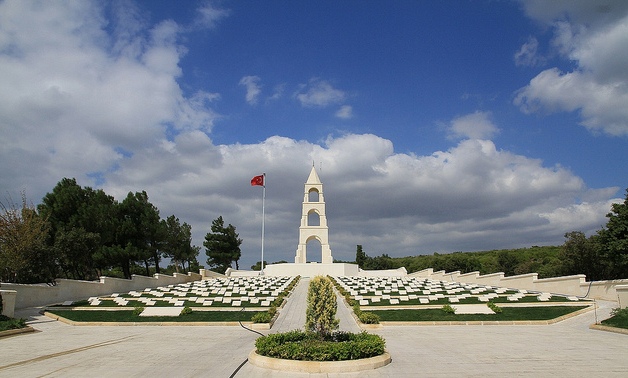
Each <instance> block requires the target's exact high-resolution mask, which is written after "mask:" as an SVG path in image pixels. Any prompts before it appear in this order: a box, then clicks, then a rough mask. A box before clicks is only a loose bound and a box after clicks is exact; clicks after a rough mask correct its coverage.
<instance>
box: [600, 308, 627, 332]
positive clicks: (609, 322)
mask: <svg viewBox="0 0 628 378" xmlns="http://www.w3.org/2000/svg"><path fill="white" fill-rule="evenodd" d="M602 324H603V325H605V326H609V327H617V328H624V329H628V309H624V310H623V311H620V312H619V313H618V314H616V315H615V316H613V317H611V318H609V319H606V320H602Z"/></svg>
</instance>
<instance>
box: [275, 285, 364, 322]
mask: <svg viewBox="0 0 628 378" xmlns="http://www.w3.org/2000/svg"><path fill="white" fill-rule="evenodd" d="M309 286H310V279H309V278H301V280H300V281H299V283H298V284H297V286H296V287H295V288H294V291H293V292H292V295H291V296H290V298H289V299H288V303H286V305H285V307H284V308H283V309H281V310H280V311H279V316H278V317H277V320H276V321H275V324H274V325H273V328H272V330H271V332H272V333H275V332H287V331H292V330H295V329H302V330H304V329H305V312H306V309H307V291H308V288H309ZM336 300H337V303H338V307H337V312H336V318H338V319H339V320H340V324H339V329H340V330H341V331H348V332H360V326H359V325H358V323H357V322H356V321H355V319H354V318H353V315H352V314H353V310H351V309H349V308H348V307H347V306H346V305H345V303H344V300H343V298H342V297H341V296H340V295H339V294H338V293H336Z"/></svg>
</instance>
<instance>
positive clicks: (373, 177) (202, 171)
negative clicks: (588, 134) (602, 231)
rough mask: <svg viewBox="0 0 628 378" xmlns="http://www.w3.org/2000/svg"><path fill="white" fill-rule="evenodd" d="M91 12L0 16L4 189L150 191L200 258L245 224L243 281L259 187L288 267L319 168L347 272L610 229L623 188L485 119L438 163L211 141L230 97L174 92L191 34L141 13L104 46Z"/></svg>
mask: <svg viewBox="0 0 628 378" xmlns="http://www.w3.org/2000/svg"><path fill="white" fill-rule="evenodd" d="M93 5H94V4H93V3H88V2H54V3H51V2H41V3H38V5H37V6H31V4H30V3H28V2H25V1H5V2H0V82H1V83H2V86H0V138H1V140H2V141H3V143H2V144H1V145H0V162H1V165H2V172H3V173H2V175H1V176H0V187H1V188H3V190H6V191H9V192H19V191H20V190H22V189H26V192H27V195H28V196H29V197H30V198H32V199H33V200H34V201H36V200H37V199H39V198H41V197H43V195H44V194H45V193H46V192H48V191H50V190H52V188H53V187H54V185H55V184H56V183H57V182H58V181H59V180H60V179H61V178H63V177H76V178H77V180H78V182H79V183H80V184H81V185H89V186H97V187H101V188H103V189H104V190H105V191H106V192H107V193H109V194H111V195H113V196H115V197H116V198H118V199H122V198H124V197H125V196H126V193H128V192H129V191H139V190H146V192H147V193H148V195H149V197H150V201H151V202H152V203H153V204H155V205H156V206H157V207H158V208H159V209H160V212H161V216H162V217H167V216H168V215H170V214H175V215H177V216H178V217H179V219H181V220H182V221H184V222H187V223H189V224H191V225H192V228H193V235H194V243H195V244H197V245H202V241H203V237H204V235H205V234H206V233H207V232H209V227H210V225H211V221H212V220H213V219H215V218H217V217H218V216H223V217H224V219H225V221H226V222H228V223H231V224H234V225H235V226H236V227H237V230H238V232H239V233H240V237H242V238H243V239H244V243H243V245H242V252H243V253H242V263H241V264H240V265H241V266H245V267H246V266H247V265H252V264H253V263H254V262H255V261H257V260H258V251H259V249H260V248H259V247H260V225H261V201H262V199H261V193H260V191H259V188H256V187H251V186H250V185H249V180H250V179H251V177H253V176H254V175H257V174H260V173H261V172H266V174H267V197H266V224H265V225H266V239H265V243H266V244H265V251H266V252H265V253H266V254H267V255H266V258H267V259H268V260H269V261H278V260H287V261H290V260H291V259H292V257H293V256H294V251H295V250H296V245H297V242H298V227H299V224H300V219H301V201H302V200H303V184H304V182H305V180H306V179H307V175H308V174H309V170H310V167H311V164H312V161H314V162H316V164H317V167H319V168H320V171H319V175H320V177H321V179H322V181H323V183H324V185H325V187H324V189H325V200H326V202H327V206H328V207H327V218H328V223H329V226H330V243H331V247H332V252H333V255H334V257H336V258H340V259H343V260H351V259H353V257H354V256H355V245H356V244H362V245H363V246H364V248H365V251H366V252H367V253H368V254H370V255H378V254H381V253H388V254H389V255H391V256H405V255H414V254H418V253H431V252H434V251H455V250H478V249H486V248H510V247H519V246H529V245H532V244H538V245H540V244H557V243H561V242H562V235H563V234H564V233H565V232H568V231H572V230H574V229H578V230H582V231H585V232H589V231H591V230H594V229H597V228H599V226H600V225H601V224H604V222H605V218H604V215H605V214H606V213H607V212H608V210H609V203H610V202H609V201H611V200H612V199H611V197H612V196H613V195H614V193H615V192H616V191H617V188H606V189H601V190H591V189H589V188H587V187H586V185H585V184H584V183H583V181H582V179H581V178H579V177H578V176H576V175H574V174H573V173H572V172H570V171H569V170H567V169H565V168H563V167H560V166H545V165H544V164H543V162H542V161H540V160H536V159H531V158H528V157H525V156H521V155H516V154H513V153H510V152H508V151H504V150H501V149H498V148H497V147H496V146H495V144H494V143H493V142H492V141H490V140H488V138H490V136H492V135H494V133H495V132H496V131H497V127H496V126H495V125H494V124H493V123H492V121H491V120H490V113H487V112H476V113H473V114H469V115H465V116H462V117H459V118H456V119H454V120H452V121H451V123H450V125H451V131H452V133H453V134H455V135H457V137H459V138H461V139H462V140H461V141H459V142H458V143H457V144H456V145H455V146H453V147H451V148H449V149H446V150H443V151H436V152H434V153H431V154H427V155H414V154H411V153H407V154H404V153H398V152H395V148H394V145H393V142H392V141H390V140H388V139H384V138H382V137H379V136H377V135H372V134H351V133H348V134H346V135H342V136H339V137H330V138H328V139H327V140H325V141H324V142H322V143H321V144H316V143H311V142H308V141H303V140H295V139H291V138H286V137H282V136H272V137H269V138H267V139H266V140H264V141H262V142H260V143H254V144H240V143H236V144H225V145H220V144H217V143H214V141H212V139H211V132H212V125H213V123H214V122H215V121H216V119H218V118H220V117H221V116H220V115H219V114H217V113H216V112H215V111H214V110H213V109H212V105H213V103H214V102H216V101H219V100H220V95H219V94H216V93H211V92H208V91H197V92H194V93H193V94H191V95H186V94H184V91H183V90H182V89H181V88H180V86H179V85H178V83H177V78H179V77H180V76H181V75H182V74H183V72H182V71H181V68H180V59H181V56H182V54H184V53H185V48H184V47H183V46H182V45H181V44H180V42H178V40H179V34H180V33H181V32H182V31H181V27H180V26H179V25H177V24H176V23H173V22H172V21H165V22H161V23H158V24H157V25H146V24H142V23H141V22H140V23H139V25H143V26H142V27H138V24H137V23H135V21H133V20H134V19H135V18H136V17H138V16H137V14H136V15H134V14H133V12H131V13H130V14H126V15H125V17H124V18H119V19H116V20H114V21H113V22H112V23H111V24H112V25H116V26H115V28H116V29H117V30H118V32H114V33H113V34H109V33H107V32H105V30H106V28H108V27H109V26H108V23H107V20H105V19H104V16H103V14H102V9H100V8H99V7H93ZM114 13H115V12H114ZM33 24H36V25H38V27H37V28H33V27H30V26H29V25H33ZM554 76H555V78H554V79H559V78H561V77H564V75H562V74H560V73H559V72H556V73H555V75H554ZM254 83H255V81H254ZM539 96H540V95H539ZM295 98H297V99H298V100H299V101H300V102H301V103H302V104H303V106H306V107H308V106H309V107H328V106H334V107H340V109H341V110H343V109H344V110H343V111H344V113H341V114H344V115H349V114H351V109H350V108H349V107H344V106H348V105H345V104H344V101H345V99H346V95H345V93H344V92H343V91H341V90H339V89H336V88H334V87H333V86H332V85H331V84H330V83H329V82H326V81H324V80H320V79H313V80H311V81H310V82H309V83H308V84H307V85H305V86H304V87H303V88H301V90H300V91H299V92H298V93H297V94H296V95H295ZM522 101H523V100H522ZM557 101H559V100H557ZM561 101H562V100H561ZM578 101H582V100H578ZM578 101H576V102H575V104H570V105H569V106H572V107H576V106H577V105H578ZM528 104H531V102H530V101H528V100H525V105H528ZM523 105H524V103H522V106H523ZM556 106H567V105H565V103H561V102H557V105H556ZM310 257H311V259H312V260H316V259H317V258H318V256H315V255H312V254H310ZM199 258H200V260H201V262H204V260H205V257H204V255H203V253H201V256H199Z"/></svg>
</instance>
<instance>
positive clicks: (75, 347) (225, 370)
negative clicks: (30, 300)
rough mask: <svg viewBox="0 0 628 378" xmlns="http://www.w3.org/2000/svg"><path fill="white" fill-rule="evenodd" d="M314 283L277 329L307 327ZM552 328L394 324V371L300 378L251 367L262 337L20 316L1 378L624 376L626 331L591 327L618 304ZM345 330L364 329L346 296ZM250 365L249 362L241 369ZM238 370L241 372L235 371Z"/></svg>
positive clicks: (234, 330)
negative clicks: (25, 328) (21, 324)
mask: <svg viewBox="0 0 628 378" xmlns="http://www.w3.org/2000/svg"><path fill="white" fill-rule="evenodd" d="M308 283H309V280H308V279H307V278H304V279H302V280H301V281H300V283H299V285H297V287H296V288H295V291H294V292H293V294H292V295H291V298H290V300H289V301H288V303H287V305H286V307H285V308H284V309H283V310H282V311H281V313H280V317H279V319H278V320H277V322H276V323H275V326H274V327H273V329H272V330H271V331H262V332H263V333H269V332H273V333H274V332H279V331H287V330H290V329H295V328H302V327H303V323H304V322H305V296H306V293H307V285H308ZM598 305H599V306H600V308H599V309H598V310H597V311H589V312H587V313H585V314H582V315H579V316H576V317H574V318H570V319H567V320H565V321H563V322H559V323H556V324H553V325H528V326H510V325H508V326H507V325H484V326H387V327H384V328H380V329H377V330H372V331H370V332H373V333H377V334H379V335H381V336H382V337H384V338H385V339H386V345H387V350H388V351H389V352H390V354H391V355H392V359H393V361H392V363H391V364H390V365H388V366H385V367H382V368H379V369H376V370H371V371H366V372H360V373H340V374H305V373H303V374H299V373H292V372H291V373H287V372H278V371H272V370H267V369H263V368H258V367H255V366H252V365H251V364H249V363H245V361H246V358H247V355H248V354H249V352H250V351H251V350H252V349H253V348H254V342H255V339H256V338H257V337H258V336H259V335H257V334H256V333H253V332H250V331H247V330H245V329H243V328H241V327H224V326H105V327H96V326H70V325H67V324H64V323H61V322H57V321H54V320H52V319H49V318H47V317H45V316H42V315H39V314H38V309H26V310H21V311H16V316H17V317H24V318H27V319H28V323H29V325H30V326H32V327H33V328H35V329H36V330H37V332H34V333H29V334H23V335H19V336H13V337H6V338H2V339H0V377H43V376H45V377H86V376H91V377H120V376H125V377H148V376H152V377H155V376H156V377H231V376H234V377H364V378H366V377H456V376H458V377H503V376H515V377H533V376H534V377H570V378H573V377H592V376H594V377H626V376H628V358H626V352H627V351H628V335H623V334H617V333H610V332H603V331H597V330H591V329H589V325H590V324H593V323H595V321H596V317H597V318H598V319H599V320H601V319H605V318H607V317H608V316H609V312H610V309H611V308H612V307H615V306H616V303H613V302H598ZM338 317H339V318H340V327H341V329H344V330H351V331H357V330H358V329H359V328H358V325H357V324H356V323H355V321H354V320H353V318H352V316H351V312H350V309H348V308H346V307H345V306H344V305H343V302H342V301H341V300H340V299H339V307H338ZM243 363H244V364H243ZM234 373H235V374H234Z"/></svg>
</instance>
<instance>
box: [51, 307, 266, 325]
mask: <svg viewBox="0 0 628 378" xmlns="http://www.w3.org/2000/svg"><path fill="white" fill-rule="evenodd" d="M49 312H50V313H52V314H55V315H58V316H61V317H64V318H66V319H69V320H73V321H75V322H237V321H238V320H240V321H250V320H251V317H252V316H253V315H255V314H257V313H258V312H260V311H193V312H192V313H191V314H187V315H180V316H139V315H134V314H133V310H132V309H131V310H128V311H127V310H121V311H97V310H95V311H71V310H51V311H49ZM264 312H265V311H264Z"/></svg>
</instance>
